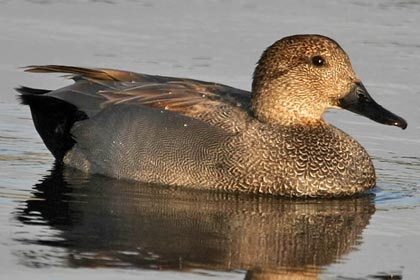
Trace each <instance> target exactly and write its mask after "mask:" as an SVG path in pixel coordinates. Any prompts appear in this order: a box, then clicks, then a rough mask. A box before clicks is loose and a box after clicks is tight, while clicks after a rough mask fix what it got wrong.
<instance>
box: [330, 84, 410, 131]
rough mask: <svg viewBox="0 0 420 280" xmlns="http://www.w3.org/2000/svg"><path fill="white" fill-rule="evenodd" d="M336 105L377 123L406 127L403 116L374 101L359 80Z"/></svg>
mask: <svg viewBox="0 0 420 280" xmlns="http://www.w3.org/2000/svg"><path fill="white" fill-rule="evenodd" d="M338 105H339V106H340V107H341V108H343V109H347V110H349V111H351V112H354V113H356V114H359V115H362V116H365V117H368V118H369V119H371V120H374V121H376V122H378V123H382V124H388V125H395V126H398V127H401V128H402V129H405V128H406V127H407V122H406V121H405V120H404V119H403V118H401V117H399V116H397V115H395V114H394V113H391V112H390V111H388V110H387V109H385V108H384V107H382V106H381V105H379V104H378V103H376V102H375V100H373V98H372V97H371V96H370V95H369V93H368V92H367V90H366V88H365V86H364V85H363V84H362V83H360V82H357V83H355V86H354V87H353V89H352V90H351V91H350V92H349V93H348V94H347V95H346V96H344V97H343V98H341V99H340V100H339V101H338Z"/></svg>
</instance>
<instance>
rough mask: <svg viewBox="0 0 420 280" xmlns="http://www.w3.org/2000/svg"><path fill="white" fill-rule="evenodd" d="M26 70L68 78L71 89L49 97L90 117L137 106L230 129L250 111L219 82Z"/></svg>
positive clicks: (240, 95) (237, 93) (241, 95)
mask: <svg viewBox="0 0 420 280" xmlns="http://www.w3.org/2000/svg"><path fill="white" fill-rule="evenodd" d="M25 70H26V71H28V72H36V73H68V74H70V75H69V76H70V78H72V79H73V80H74V81H75V83H74V84H72V85H70V86H67V87H64V88H61V89H58V90H55V91H51V92H49V93H47V94H48V95H50V96H54V97H56V98H59V99H61V100H63V101H66V102H69V103H71V104H73V105H75V106H76V107H78V108H80V110H81V111H84V112H86V114H87V115H88V116H90V115H95V114H96V113H97V112H99V111H100V110H102V109H103V108H105V107H109V106H113V105H117V104H139V105H144V106H148V107H154V108H159V109H162V110H169V111H174V112H178V113H180V114H182V115H185V116H189V117H192V118H196V119H199V120H202V121H205V122H208V123H211V124H214V125H220V126H222V127H225V128H228V129H231V128H230V126H232V125H233V123H232V122H235V118H244V117H246V116H247V115H248V114H249V109H250V98H251V97H250V92H248V91H244V90H240V89H236V88H233V87H229V86H226V85H222V84H218V83H210V82H204V81H198V80H193V79H183V78H174V77H165V76H155V75H146V74H140V73H134V72H128V71H121V70H114V69H92V68H82V67H73V66H60V65H46V66H29V67H27V68H26V69H25ZM232 118H234V119H232Z"/></svg>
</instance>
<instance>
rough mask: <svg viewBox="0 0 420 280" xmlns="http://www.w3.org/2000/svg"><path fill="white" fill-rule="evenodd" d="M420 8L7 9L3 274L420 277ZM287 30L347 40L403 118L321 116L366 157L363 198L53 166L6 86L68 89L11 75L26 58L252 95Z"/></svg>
mask: <svg viewBox="0 0 420 280" xmlns="http://www.w3.org/2000/svg"><path fill="white" fill-rule="evenodd" d="M419 14H420V1H415V0H414V1H323V2H320V1H319V2H317V3H316V4H315V2H314V1H309V0H308V1H298V2H297V1H282V2H280V1H274V0H273V1H258V2H257V1H251V0H249V1H223V0H214V1H182V3H181V1H176V2H175V1H135V0H131V1H129V0H127V1H112V0H110V1H105V0H104V1H99V0H98V1H82V0H80V1H76V0H75V1H49V0H33V1H7V0H3V1H0V26H1V27H0V50H1V56H0V57H1V63H0V74H1V77H2V78H1V81H2V82H1V85H0V87H1V95H0V271H1V275H2V276H1V277H2V279H3V277H4V279H10V277H15V278H16V279H28V278H31V279H73V278H76V277H84V278H88V277H90V278H91V279H93V278H95V279H134V278H136V279H138V278H139V277H140V278H142V279H317V278H320V279H337V278H338V279H366V278H367V279H369V278H371V279H401V277H402V278H403V279H418V275H419V273H420V266H419V264H420V218H419V217H420V189H419V188H420V149H419V148H420V125H419V123H418V121H419V120H420V109H419V108H420V106H419V105H420V79H419V73H420V29H419V27H420V17H419ZM295 33H321V34H324V35H327V36H330V37H332V38H334V39H336V40H337V41H338V42H340V44H341V45H342V46H343V48H344V49H345V50H346V51H347V52H348V53H349V55H350V57H351V59H352V61H353V66H354V68H355V70H356V72H357V73H358V75H359V76H360V78H361V79H362V80H363V81H364V83H365V85H366V87H367V88H368V90H369V91H370V93H371V94H372V95H373V96H374V97H375V98H376V99H377V101H378V102H379V103H381V104H382V105H384V106H385V107H387V108H389V109H391V111H393V112H395V113H397V114H399V115H401V116H403V117H405V118H406V120H407V121H408V124H409V126H408V129H407V130H405V131H402V130H400V129H398V128H395V127H388V126H382V125H379V124H376V123H374V122H372V121H370V120H368V119H366V118H363V117H360V116H355V115H353V114H351V113H349V112H342V111H340V112H338V111H333V112H329V113H328V114H327V119H328V120H329V121H330V122H332V123H334V124H335V125H337V126H339V127H340V128H342V129H343V130H345V131H347V132H348V133H350V134H351V135H352V136H354V137H355V138H356V139H358V140H359V141H360V142H361V143H362V144H363V145H364V146H365V147H366V148H367V150H368V151H369V153H370V154H371V155H372V157H373V159H374V163H375V166H376V168H377V174H378V187H377V188H376V189H375V191H374V192H373V193H372V194H370V195H366V196H363V197H359V198H350V199H341V200H309V201H305V200H287V199H286V200H285V199H279V198H272V197H254V196H242V195H237V196H235V195H223V194H215V193H206V192H187V191H184V190H182V189H173V188H165V187H162V188H153V187H152V186H148V185H141V184H134V183H127V182H122V181H116V180H112V179H107V178H104V177H100V176H90V177H89V176H86V175H84V174H80V173H78V172H75V171H74V170H68V169H65V170H55V169H54V166H53V158H52V156H51V155H50V154H49V152H48V151H47V150H46V148H45V147H44V145H43V144H42V142H41V140H40V138H39V137H38V135H37V133H36V131H35V129H34V128H33V124H32V121H31V118H30V113H29V110H28V108H27V107H24V106H21V105H18V104H17V101H16V99H15V92H14V91H13V88H14V87H16V86H18V85H22V84H24V85H27V86H36V87H41V88H42V87H45V88H54V87H58V86H62V85H65V84H67V83H68V81H65V80H63V79H58V78H57V76H54V75H52V76H49V75H47V76H45V75H36V74H27V73H23V72H22V71H21V69H18V67H20V66H25V65H30V64H70V65H81V66H97V67H107V68H120V69H128V70H133V71H138V72H146V73H152V74H163V75H173V76H185V77H193V78H197V79H204V80H209V81H218V82H222V83H226V84H229V85H233V86H237V87H240V88H244V89H248V88H249V87H250V82H251V80H250V77H251V74H252V71H253V68H254V66H255V62H256V61H257V59H258V57H259V55H260V53H261V52H262V50H263V49H264V48H265V47H267V46H268V45H269V44H271V43H272V42H274V41H275V40H277V39H279V38H281V37H283V36H287V35H291V34H295ZM390 275H393V276H394V278H386V277H390ZM381 277H382V278H381Z"/></svg>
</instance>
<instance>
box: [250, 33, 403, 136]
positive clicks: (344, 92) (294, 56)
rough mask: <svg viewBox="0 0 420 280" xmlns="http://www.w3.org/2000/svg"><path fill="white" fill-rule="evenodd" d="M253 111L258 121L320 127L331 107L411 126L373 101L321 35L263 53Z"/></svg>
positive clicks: (340, 51) (254, 88)
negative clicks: (326, 111)
mask: <svg viewBox="0 0 420 280" xmlns="http://www.w3.org/2000/svg"><path fill="white" fill-rule="evenodd" d="M252 107H253V112H254V114H255V116H256V117H257V118H258V119H259V120H261V121H264V122H275V123H280V124H284V125H293V124H297V125H317V124H319V123H323V119H322V115H323V113H324V112H325V110H327V109H328V108H344V109H347V110H350V111H352V112H355V113H357V114H360V115H363V116H366V117H368V118H370V119H372V120H374V121H377V122H379V123H383V124H388V125H395V126H398V127H401V128H403V129H405V128H406V127H407V123H406V121H405V120H404V119H402V118H401V117H399V116H397V115H395V114H393V113H391V112H390V111H388V110H386V109H385V108H383V107H382V106H380V105H379V104H377V103H376V102H375V101H374V100H373V99H372V97H371V96H370V95H369V93H368V92H367V90H366V88H365V87H364V86H363V84H362V82H361V81H360V80H359V79H358V77H357V76H356V74H355V72H354V70H353V68H352V66H351V63H350V59H349V57H348V56H347V54H346V53H345V52H344V50H343V49H342V48H341V47H340V46H339V45H338V44H337V43H336V42H335V41H334V40H332V39H330V38H328V37H325V36H321V35H294V36H290V37H285V38H283V39H281V40H279V41H277V42H275V43H274V44H273V45H271V46H270V47H268V48H267V49H266V50H265V51H264V53H263V54H262V56H261V58H260V60H259V62H258V65H257V67H256V69H255V72H254V80H253V83H252Z"/></svg>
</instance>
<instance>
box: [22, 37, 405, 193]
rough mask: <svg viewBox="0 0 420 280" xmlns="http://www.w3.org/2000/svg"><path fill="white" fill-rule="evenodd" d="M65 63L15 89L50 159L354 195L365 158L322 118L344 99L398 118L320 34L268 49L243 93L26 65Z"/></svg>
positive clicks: (364, 175) (108, 169) (230, 186)
mask: <svg viewBox="0 0 420 280" xmlns="http://www.w3.org/2000/svg"><path fill="white" fill-rule="evenodd" d="M26 71H29V72H41V73H46V72H61V73H68V74H70V75H71V78H72V79H73V80H74V81H75V83H74V84H72V85H70V86H66V87H63V88H60V89H57V90H43V89H33V88H28V87H21V88H18V89H17V90H18V91H19V92H20V93H21V100H22V103H23V104H27V105H29V106H30V108H31V112H32V117H33V121H34V124H35V127H36V129H37V131H38V133H39V134H40V136H41V137H42V140H43V141H44V143H45V145H46V146H47V148H48V149H49V150H50V151H51V152H52V154H53V155H54V157H55V158H56V160H57V162H59V163H64V164H66V165H68V166H71V167H74V168H77V169H80V170H83V171H85V172H89V173H98V174H103V175H107V176H112V177H116V178H125V179H133V180H139V181H144V182H149V183H156V184H164V185H172V186H184V187H189V188H195V189H215V190H224V191H230V192H248V193H269V194H275V195H284V196H310V197H332V196H344V195H353V194H356V193H359V192H362V191H365V190H368V189H370V188H372V187H374V186H375V181H376V176H375V169H374V167H373V164H372V161H371V159H370V157H369V155H368V154H367V152H366V151H365V149H364V148H363V147H362V146H361V145H360V144H359V143H358V142H357V141H356V140H354V139H353V138H351V137H350V136H349V135H347V134H346V133H344V132H342V131H341V130H339V129H338V128H336V127H334V126H332V125H330V124H328V123H327V122H326V121H325V120H324V119H323V117H322V116H323V113H324V112H325V110H327V109H328V108H344V109H347V110H350V111H352V112H355V113H358V114H361V115H364V116H366V117H368V118H370V119H372V120H374V121H377V122H379V123H382V124H389V125H395V126H398V127H401V128H403V129H405V128H406V126H407V123H406V122H405V121H404V120H403V119H402V118H400V117H398V116H396V115H394V114H393V113H391V112H389V111H387V110H386V109H384V108H383V107H381V106H380V105H378V104H377V103H376V102H375V101H374V100H373V99H372V97H371V96H370V95H369V94H368V92H367V90H366V88H365V87H364V86H363V84H362V83H361V81H360V80H359V79H358V78H357V76H356V74H355V73H354V71H353V69H352V66H351V64H350V60H349V58H348V56H347V54H346V53H345V52H344V50H343V49H342V48H341V47H340V46H339V45H338V44H337V43H336V42H335V41H334V40H332V39H330V38H327V37H324V36H320V35H295V36H290V37H286V38H283V39H281V40H279V41H277V42H275V43H274V44H273V45H271V46H270V47H268V48H267V49H266V50H265V51H264V53H263V54H262V56H261V58H260V60H259V61H258V64H257V67H256V69H255V72H254V77H253V83H252V91H251V92H248V91H244V90H240V89H236V88H232V87H229V86H226V85H222V84H217V83H209V82H203V81H197V80H192V79H183V78H173V77H164V76H152V75H146V74H138V73H133V72H127V71H120V70H111V69H90V68H81V67H72V66H57V65H47V66H29V67H27V68H26Z"/></svg>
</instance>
